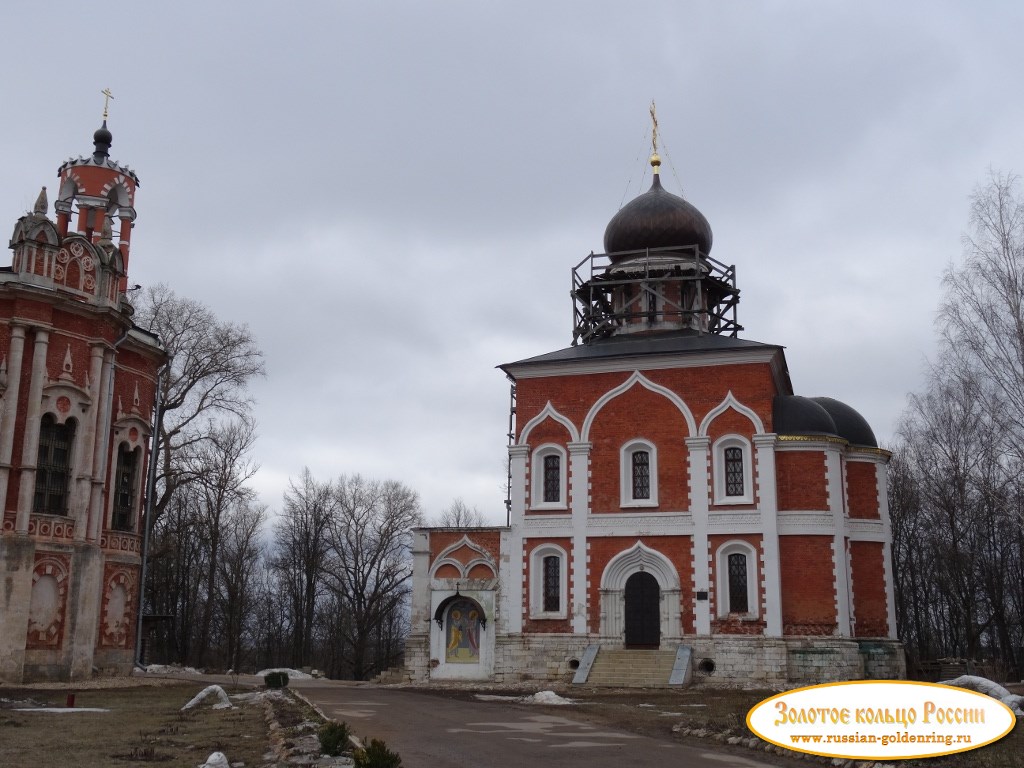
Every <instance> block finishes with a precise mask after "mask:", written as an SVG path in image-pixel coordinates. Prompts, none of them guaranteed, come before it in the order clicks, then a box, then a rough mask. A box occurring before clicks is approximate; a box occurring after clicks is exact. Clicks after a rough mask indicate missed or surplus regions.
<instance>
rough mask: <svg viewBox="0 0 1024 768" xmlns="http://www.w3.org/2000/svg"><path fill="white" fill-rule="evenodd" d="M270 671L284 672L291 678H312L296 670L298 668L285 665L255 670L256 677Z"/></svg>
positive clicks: (267, 673)
mask: <svg viewBox="0 0 1024 768" xmlns="http://www.w3.org/2000/svg"><path fill="white" fill-rule="evenodd" d="M271 672H284V673H286V674H287V675H288V677H289V678H290V679H292V680H312V679H313V676H312V675H307V674H306V673H305V672H302V671H301V670H298V669H288V668H287V667H274V668H273V669H264V670H261V671H260V672H257V673H256V676H257V677H263V676H264V675H269V674H270V673H271Z"/></svg>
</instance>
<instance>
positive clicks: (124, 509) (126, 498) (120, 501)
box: [110, 443, 140, 531]
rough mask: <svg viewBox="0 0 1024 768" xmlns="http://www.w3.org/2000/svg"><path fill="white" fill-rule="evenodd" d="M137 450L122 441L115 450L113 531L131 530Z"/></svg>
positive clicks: (111, 522)
mask: <svg viewBox="0 0 1024 768" xmlns="http://www.w3.org/2000/svg"><path fill="white" fill-rule="evenodd" d="M139 452H140V451H139V450H138V449H136V450H134V451H133V450H131V449H130V448H129V447H128V446H127V445H125V444H124V443H122V444H121V447H120V448H119V449H118V451H117V471H116V473H115V475H114V489H113V490H114V514H113V516H112V517H111V521H110V527H111V528H113V529H114V530H115V531H131V530H132V528H133V525H132V521H133V519H134V517H135V515H134V512H135V489H136V486H137V478H138V456H139Z"/></svg>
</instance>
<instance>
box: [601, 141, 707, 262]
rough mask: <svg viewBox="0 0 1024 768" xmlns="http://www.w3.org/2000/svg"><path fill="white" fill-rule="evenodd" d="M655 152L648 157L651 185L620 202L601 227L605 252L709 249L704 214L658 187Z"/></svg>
mask: <svg viewBox="0 0 1024 768" xmlns="http://www.w3.org/2000/svg"><path fill="white" fill-rule="evenodd" d="M660 164H661V160H660V159H659V158H658V156H657V155H654V156H653V157H652V158H651V165H652V166H654V179H653V181H652V182H651V188H650V189H649V190H647V191H646V192H644V193H643V194H642V195H640V196H639V197H636V198H634V199H633V200H631V201H630V202H629V203H627V204H626V205H624V206H623V207H622V208H621V209H620V210H619V212H618V213H616V214H615V215H614V216H613V217H612V220H611V221H609V222H608V226H607V227H606V228H605V230H604V250H605V253H618V252H620V251H641V250H644V249H645V248H672V247H679V246H687V245H695V246H697V247H698V248H699V249H700V252H701V254H702V255H704V256H707V255H708V254H709V253H710V252H711V225H710V224H708V220H707V219H705V218H704V214H702V213H701V212H700V211H698V210H697V209H696V208H695V207H694V206H693V205H691V204H690V203H688V202H686V201H685V200H684V199H683V198H681V197H679V195H673V194H672V193H671V192H669V191H667V190H665V189H664V188H663V187H662V186H661V176H660V175H659V173H658V166H659V165H660Z"/></svg>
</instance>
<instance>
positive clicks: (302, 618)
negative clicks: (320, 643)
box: [272, 468, 338, 667]
mask: <svg viewBox="0 0 1024 768" xmlns="http://www.w3.org/2000/svg"><path fill="white" fill-rule="evenodd" d="M337 507H338V502H337V496H336V494H335V493H334V487H333V485H332V484H331V483H320V482H317V480H316V479H315V478H314V477H313V475H312V474H311V473H310V471H309V469H308V468H304V469H303V470H302V474H301V475H300V476H299V479H298V481H297V482H296V481H290V482H289V484H288V490H287V491H285V494H284V509H283V510H282V512H281V516H280V517H279V518H278V521H277V523H276V525H275V526H274V545H275V549H274V557H273V560H272V566H273V568H274V569H275V571H276V573H277V574H278V578H279V584H280V589H281V592H282V596H283V597H284V598H285V599H286V600H287V602H288V607H289V616H290V618H291V653H290V656H291V661H290V663H291V664H292V665H294V666H296V667H302V666H305V665H307V664H309V663H310V662H311V660H312V653H313V628H314V627H313V625H314V621H315V619H316V609H317V604H318V601H319V600H320V598H321V597H322V595H323V592H324V586H323V579H324V570H325V566H326V563H327V558H328V554H329V551H330V550H329V542H328V538H327V531H328V528H329V526H330V523H331V520H332V519H333V518H334V515H335V512H336V510H337Z"/></svg>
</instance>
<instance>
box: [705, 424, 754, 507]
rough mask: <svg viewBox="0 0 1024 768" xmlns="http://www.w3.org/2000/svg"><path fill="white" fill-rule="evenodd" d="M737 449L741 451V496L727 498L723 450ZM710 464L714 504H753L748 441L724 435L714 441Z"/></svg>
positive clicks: (751, 469)
mask: <svg viewBox="0 0 1024 768" xmlns="http://www.w3.org/2000/svg"><path fill="white" fill-rule="evenodd" d="M726 448H739V449H740V450H741V451H743V495H742V496H727V495H726V494H725V487H726V483H725V449H726ZM711 455H712V464H713V467H714V474H715V479H714V484H715V488H714V491H715V494H714V498H715V504H753V503H754V466H753V461H754V459H753V456H754V453H753V450H752V447H751V445H750V441H749V440H747V439H746V438H745V437H741V436H740V435H726V436H725V437H720V438H719V439H718V440H716V441H715V444H714V447H713V448H712V452H711Z"/></svg>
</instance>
